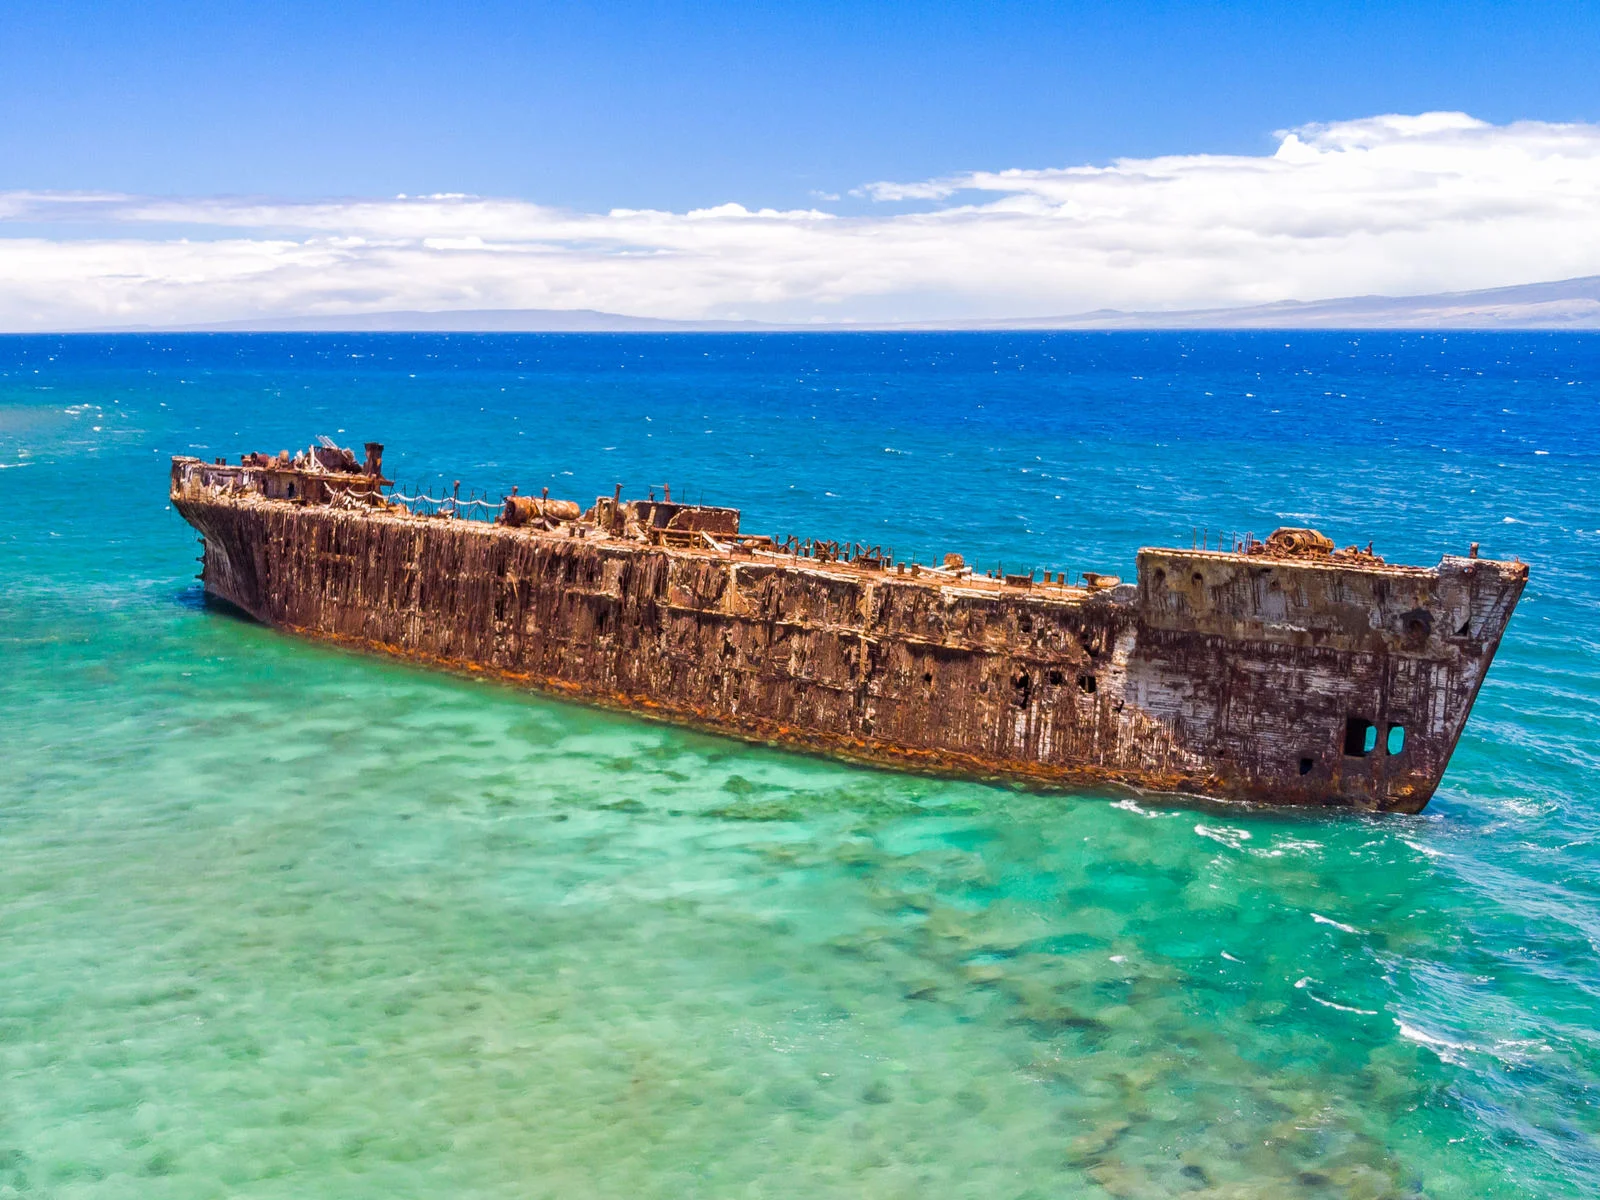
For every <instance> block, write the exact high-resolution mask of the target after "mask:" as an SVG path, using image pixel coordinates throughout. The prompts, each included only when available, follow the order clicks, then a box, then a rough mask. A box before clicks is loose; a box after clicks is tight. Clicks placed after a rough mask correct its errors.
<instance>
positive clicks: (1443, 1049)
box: [1394, 1017, 1478, 1065]
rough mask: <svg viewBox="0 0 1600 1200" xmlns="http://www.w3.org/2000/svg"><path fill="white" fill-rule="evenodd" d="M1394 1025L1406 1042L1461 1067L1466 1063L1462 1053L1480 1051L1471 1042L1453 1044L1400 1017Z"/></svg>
mask: <svg viewBox="0 0 1600 1200" xmlns="http://www.w3.org/2000/svg"><path fill="white" fill-rule="evenodd" d="M1394 1023H1395V1025H1396V1026H1398V1027H1399V1029H1400V1036H1401V1037H1403V1038H1405V1039H1406V1041H1408V1042H1416V1043H1417V1045H1419V1046H1426V1047H1427V1048H1428V1049H1429V1050H1432V1051H1433V1052H1434V1053H1435V1054H1437V1055H1438V1056H1439V1057H1440V1059H1442V1060H1443V1061H1445V1062H1447V1063H1453V1064H1456V1065H1460V1064H1461V1063H1462V1062H1463V1061H1465V1060H1464V1059H1462V1057H1461V1054H1462V1052H1464V1051H1469V1050H1470V1051H1476V1050H1477V1049H1478V1047H1476V1046H1474V1045H1473V1044H1472V1043H1471V1042H1452V1041H1451V1040H1450V1039H1449V1038H1443V1037H1440V1036H1438V1035H1437V1034H1433V1033H1429V1032H1428V1031H1427V1030H1425V1029H1418V1028H1417V1027H1416V1026H1415V1025H1411V1024H1408V1023H1406V1022H1405V1021H1402V1020H1401V1019H1400V1018H1399V1017H1396V1018H1395V1020H1394Z"/></svg>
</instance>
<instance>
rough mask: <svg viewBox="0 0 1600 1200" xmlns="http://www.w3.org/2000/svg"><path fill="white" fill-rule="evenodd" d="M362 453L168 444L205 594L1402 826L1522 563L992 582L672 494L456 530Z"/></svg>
mask: <svg viewBox="0 0 1600 1200" xmlns="http://www.w3.org/2000/svg"><path fill="white" fill-rule="evenodd" d="M382 455H383V447H382V446H381V445H379V444H377V443H368V444H367V455H366V459H365V461H364V462H358V461H357V460H356V457H355V455H354V454H353V453H352V452H351V451H349V450H345V449H341V448H339V447H337V446H335V445H333V443H331V442H329V441H327V439H322V444H321V445H317V446H313V447H311V449H309V450H308V451H306V452H303V453H301V454H297V455H295V456H294V457H292V458H291V457H290V456H289V455H288V453H287V452H284V453H281V454H279V455H275V456H268V455H262V454H247V455H245V456H244V457H243V459H242V460H241V461H240V462H239V463H237V464H228V463H226V462H224V461H222V460H218V461H216V462H204V461H202V460H200V459H198V458H193V457H186V456H179V457H174V458H173V460H172V477H171V499H172V503H173V505H174V507H176V508H177V510H178V511H179V512H180V513H181V514H182V515H183V517H184V519H185V520H187V521H188V522H189V523H190V524H191V525H193V526H194V527H195V528H196V529H197V530H199V532H200V534H201V536H202V539H203V541H204V558H203V564H204V565H203V570H202V575H201V578H202V579H203V581H204V585H205V588H206V591H207V592H208V593H210V594H211V595H214V596H216V597H219V598H221V599H223V600H225V601H227V602H228V603H230V604H232V605H234V606H236V607H237V608H239V609H242V610H243V611H244V612H246V613H248V614H249V615H250V616H252V617H254V618H255V619H257V620H259V621H261V622H264V623H265V624H267V625H271V626H274V627H276V628H279V629H283V630H287V631H289V632H292V633H297V634H304V635H308V636H311V637H316V638H322V639H327V640H331V641H335V642H342V643H347V644H351V645H356V646H361V647H366V648H369V649H373V650H378V651H382V652H385V653H388V654H394V655H399V656H402V657H406V658H412V659H420V660H426V661H430V662H434V663H438V664H441V665H445V666H449V667H453V668H458V669H466V670H472V671H485V672H491V673H493V674H495V675H498V676H502V677H504V678H506V679H510V680H514V681H516V682H518V683H521V684H524V685H526V686H528V687H532V688H537V689H540V690H544V691H548V692H553V693H557V694H560V695H564V696H570V697H573V698H577V699H582V700H586V701H589V702H593V703H597V704H601V705H605V706H609V707H613V708H618V709H625V710H629V711H633V712H638V713H643V714H646V715H650V716H653V717H658V718H665V719H668V720H672V721H678V722H682V723H686V724H691V725H696V726H700V727H702V728H708V729H712V730H716V731H720V732H724V733H728V734H732V735H735V736H738V737H742V738H745V739H748V740H752V741H759V742H764V743H776V744H784V745H789V746H793V747H796V748H801V749H805V750H810V751H820V752H824V753H829V754H835V755H840V756H844V757H847V758H852V759H857V760H864V761H870V762H875V763H880V764H885V765H890V766H898V767H909V768H914V769H924V770H931V771H938V772H950V773H957V774H967V775H977V776H983V777H998V778H1009V779H1013V780H1022V781H1029V782H1033V783H1041V784H1062V785H1073V786H1083V785H1091V786H1093V785H1103V784H1112V785H1124V786H1128V787H1133V788H1136V789H1142V790H1150V791H1160V792H1174V793H1191V794H1197V795H1202V796H1213V797H1220V798H1227V799H1240V800H1251V801H1260V802H1266V803H1271V804H1299V805H1336V806H1345V807H1351V808H1356V809H1362V810H1368V811H1385V812H1408V813H1414V812H1418V811H1420V810H1421V809H1422V808H1423V806H1424V805H1426V804H1427V802H1428V800H1429V799H1430V798H1431V797H1432V796H1433V793H1434V790H1435V789H1436V788H1437V787H1438V784H1439V779H1440V777H1441V776H1442V775H1443V774H1444V770H1445V767H1446V765H1447V764H1448V762H1449V760H1450V755H1451V753H1452V751H1453V750H1454V749H1455V746H1456V742H1457V740H1458V739H1459V738H1460V736H1461V731H1462V728H1463V727H1464V726H1465V724H1466V721H1467V715H1468V713H1469V712H1471V710H1472V705H1473V701H1474V700H1475V699H1476V697H1477V694H1478V688H1479V687H1480V685H1481V684H1482V683H1483V678H1484V675H1485V673H1486V672H1487V671H1488V668H1489V663H1490V661H1491V660H1492V659H1493V657H1494V654H1495V650H1496V648H1497V647H1498V646H1499V644H1500V639H1501V635H1502V634H1503V632H1504V631H1505V628H1506V624H1507V622H1508V621H1509V620H1510V617H1511V612H1512V610H1513V608H1514V607H1515V606H1516V603H1517V600H1518V597H1519V596H1520V595H1521V594H1522V589H1523V586H1524V585H1525V583H1526V582H1527V578H1528V568H1527V567H1526V566H1525V565H1524V564H1523V563H1521V562H1497V561H1493V560H1490V559H1485V558H1479V557H1477V547H1476V546H1475V545H1474V546H1473V547H1472V551H1471V553H1470V554H1469V555H1467V556H1464V557H1458V556H1454V555H1446V556H1444V557H1443V558H1441V559H1440V561H1439V564H1438V566H1436V567H1428V568H1424V567H1408V566H1395V565H1392V564H1389V563H1386V562H1384V561H1383V560H1382V559H1380V558H1378V557H1376V556H1374V555H1372V554H1371V553H1370V551H1368V552H1363V551H1360V550H1357V549H1356V548H1354V547H1351V548H1349V549H1346V550H1337V549H1335V548H1334V546H1333V543H1332V542H1330V541H1328V540H1327V539H1326V538H1324V537H1322V536H1321V535H1320V534H1318V533H1316V532H1315V531H1312V530H1295V529H1281V530H1279V531H1278V532H1276V533H1274V534H1273V535H1272V536H1271V537H1269V538H1267V539H1266V540H1265V541H1257V540H1255V539H1253V538H1248V539H1245V540H1243V541H1236V542H1234V543H1233V545H1232V546H1231V548H1229V549H1225V550H1224V549H1200V548H1191V549H1187V550H1185V549H1173V548H1146V549H1141V550H1140V551H1139V553H1138V577H1137V582H1135V583H1132V584H1126V583H1122V582H1120V581H1119V580H1117V579H1115V578H1113V577H1110V576H1102V575H1094V574H1088V573H1086V574H1085V575H1084V576H1083V581H1082V583H1079V584H1069V583H1068V582H1067V581H1066V579H1065V578H1063V577H1058V576H1053V575H1051V574H1050V573H1048V572H1047V573H1045V575H1044V578H1043V579H1042V580H1036V579H1034V577H1033V575H1032V573H1031V572H1030V573H1029V574H1028V575H999V574H996V575H994V576H990V575H985V574H981V573H975V572H973V571H972V570H971V569H969V568H967V567H966V566H965V565H964V564H963V563H962V561H961V559H960V558H959V557H958V556H956V555H949V556H947V557H946V559H945V560H944V565H943V566H942V567H938V568H934V567H929V566H919V565H915V564H908V563H903V562H895V561H893V559H892V556H885V555H883V554H881V553H878V552H873V551H864V550H863V549H862V548H860V547H856V548H854V552H853V553H852V552H851V548H849V547H840V546H839V545H838V544H836V543H823V542H812V541H799V540H797V539H793V538H790V539H788V540H782V541H780V540H779V539H776V538H772V537H764V536H752V535H749V534H745V533H741V532H740V529H739V512H738V510H737V509H733V508H722V507H714V506H707V505H693V504H683V503H674V502H673V501H672V500H671V497H670V492H668V493H667V495H666V496H665V497H664V498H663V499H661V500H656V499H654V498H653V493H652V498H651V499H647V500H628V501H624V500H623V499H622V498H621V489H620V487H619V488H618V490H617V493H616V494H615V495H614V496H609V497H601V498H599V499H597V500H596V501H595V502H594V504H593V505H592V506H590V507H589V508H588V509H586V510H584V509H581V508H580V506H579V505H578V504H576V503H574V502H571V501H562V500H552V499H550V498H549V497H548V496H539V497H534V496H519V495H516V494H515V492H513V494H512V495H511V496H510V497H507V498H505V500H504V502H503V504H499V503H497V504H495V505H494V506H493V507H492V510H490V511H492V513H493V517H492V520H471V519H465V517H464V516H463V513H464V512H467V511H470V510H468V509H465V508H464V507H463V504H462V502H460V501H459V499H447V500H444V501H441V502H434V503H431V504H426V505H423V504H419V503H417V499H418V498H404V499H401V498H397V495H396V494H395V493H393V492H389V493H386V492H385V489H386V488H390V487H391V486H392V484H391V481H390V480H388V479H385V478H384V477H383V464H382ZM419 508H432V509H434V510H435V511H432V512H429V513H426V514H424V513H422V512H419V511H418V509H419ZM485 515H487V514H485Z"/></svg>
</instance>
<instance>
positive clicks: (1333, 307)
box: [95, 275, 1600, 333]
mask: <svg viewBox="0 0 1600 1200" xmlns="http://www.w3.org/2000/svg"><path fill="white" fill-rule="evenodd" d="M1006 329H1034V330H1050V329H1061V330H1071V329H1086V330H1087V329H1108V330H1110V329H1126V330H1139V329H1172V330H1181V329H1283V330H1295V329H1350V330H1364V329H1371V330H1377V329H1568V330H1582V329H1600V275H1586V276H1583V277H1581V278H1578V279H1563V280H1557V281H1554V282H1551V283H1527V284H1517V285H1514V286H1512V287H1499V288H1487V289H1484V290H1480V291H1473V292H1440V293H1436V294H1433V295H1425V296H1351V297H1346V298H1344V299H1339V300H1311V301H1300V300H1280V301H1277V302H1275V303H1272V304H1260V305H1253V306H1250V307H1244V308H1207V309H1191V310H1187V311H1182V312H1121V311H1118V310H1116V309H1101V310H1098V311H1095V312H1086V313H1077V314H1074V315H1070V316H1060V317H1017V318H996V319H989V320H965V321H898V322H895V321H885V322H834V323H829V324H780V323H770V322H762V321H693V320H668V319H663V318H658V317H632V316H625V315H621V314H618V313H607V312H599V311H596V310H594V309H539V308H528V309H454V310H445V311H440V312H374V313H357V314H348V315H343V316H298V317H260V318H252V319H248V320H239V321H218V322H211V323H208V324H203V325H166V326H154V325H139V326H123V327H120V328H118V329H102V330H97V331H95V332H101V333H135V332H139V333H143V332H149V333H156V332H162V333H235V332H237V333H244V332H251V333H313V332H315V333H380V332H382V333H650V332H655V333H682V332H741V331H743V332H765V331H771V332H779V331H816V332H840V331H845V330H996V331H999V330H1006Z"/></svg>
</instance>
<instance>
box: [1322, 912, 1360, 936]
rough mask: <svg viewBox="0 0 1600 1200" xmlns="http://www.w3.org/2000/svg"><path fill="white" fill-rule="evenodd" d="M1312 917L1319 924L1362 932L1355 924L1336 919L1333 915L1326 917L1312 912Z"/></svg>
mask: <svg viewBox="0 0 1600 1200" xmlns="http://www.w3.org/2000/svg"><path fill="white" fill-rule="evenodd" d="M1311 919H1312V920H1313V921H1315V922H1316V923H1317V924H1318V925H1332V926H1333V927H1334V928H1335V929H1342V930H1344V931H1345V932H1346V933H1361V932H1363V931H1362V930H1360V929H1357V928H1356V927H1355V926H1354V925H1346V924H1345V923H1344V922H1343V921H1335V920H1334V919H1333V918H1332V917H1325V916H1323V915H1322V914H1321V913H1312V914H1311Z"/></svg>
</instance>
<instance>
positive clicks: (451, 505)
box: [388, 484, 506, 524]
mask: <svg viewBox="0 0 1600 1200" xmlns="http://www.w3.org/2000/svg"><path fill="white" fill-rule="evenodd" d="M388 499H389V500H390V502H391V503H395V504H400V505H403V506H404V507H405V508H406V509H408V510H409V511H410V512H411V513H412V514H414V515H415V516H419V517H453V518H458V519H460V520H463V521H482V522H484V523H486V524H493V523H494V519H495V518H496V517H497V516H499V515H500V513H501V512H502V511H503V510H504V509H505V506H506V505H505V499H504V498H501V499H500V500H490V499H488V493H484V495H483V497H479V496H478V494H477V493H476V492H475V491H474V492H471V493H469V494H468V495H467V496H466V497H465V498H463V497H462V496H461V494H460V493H459V492H456V491H452V492H451V493H450V494H448V495H443V496H435V495H433V493H432V490H431V489H425V488H423V487H422V486H421V485H420V484H419V485H416V486H414V487H413V489H412V494H410V495H407V494H406V493H405V492H404V491H403V490H402V489H401V488H400V487H398V486H396V487H395V488H394V489H393V490H392V491H391V492H389V493H388Z"/></svg>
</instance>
